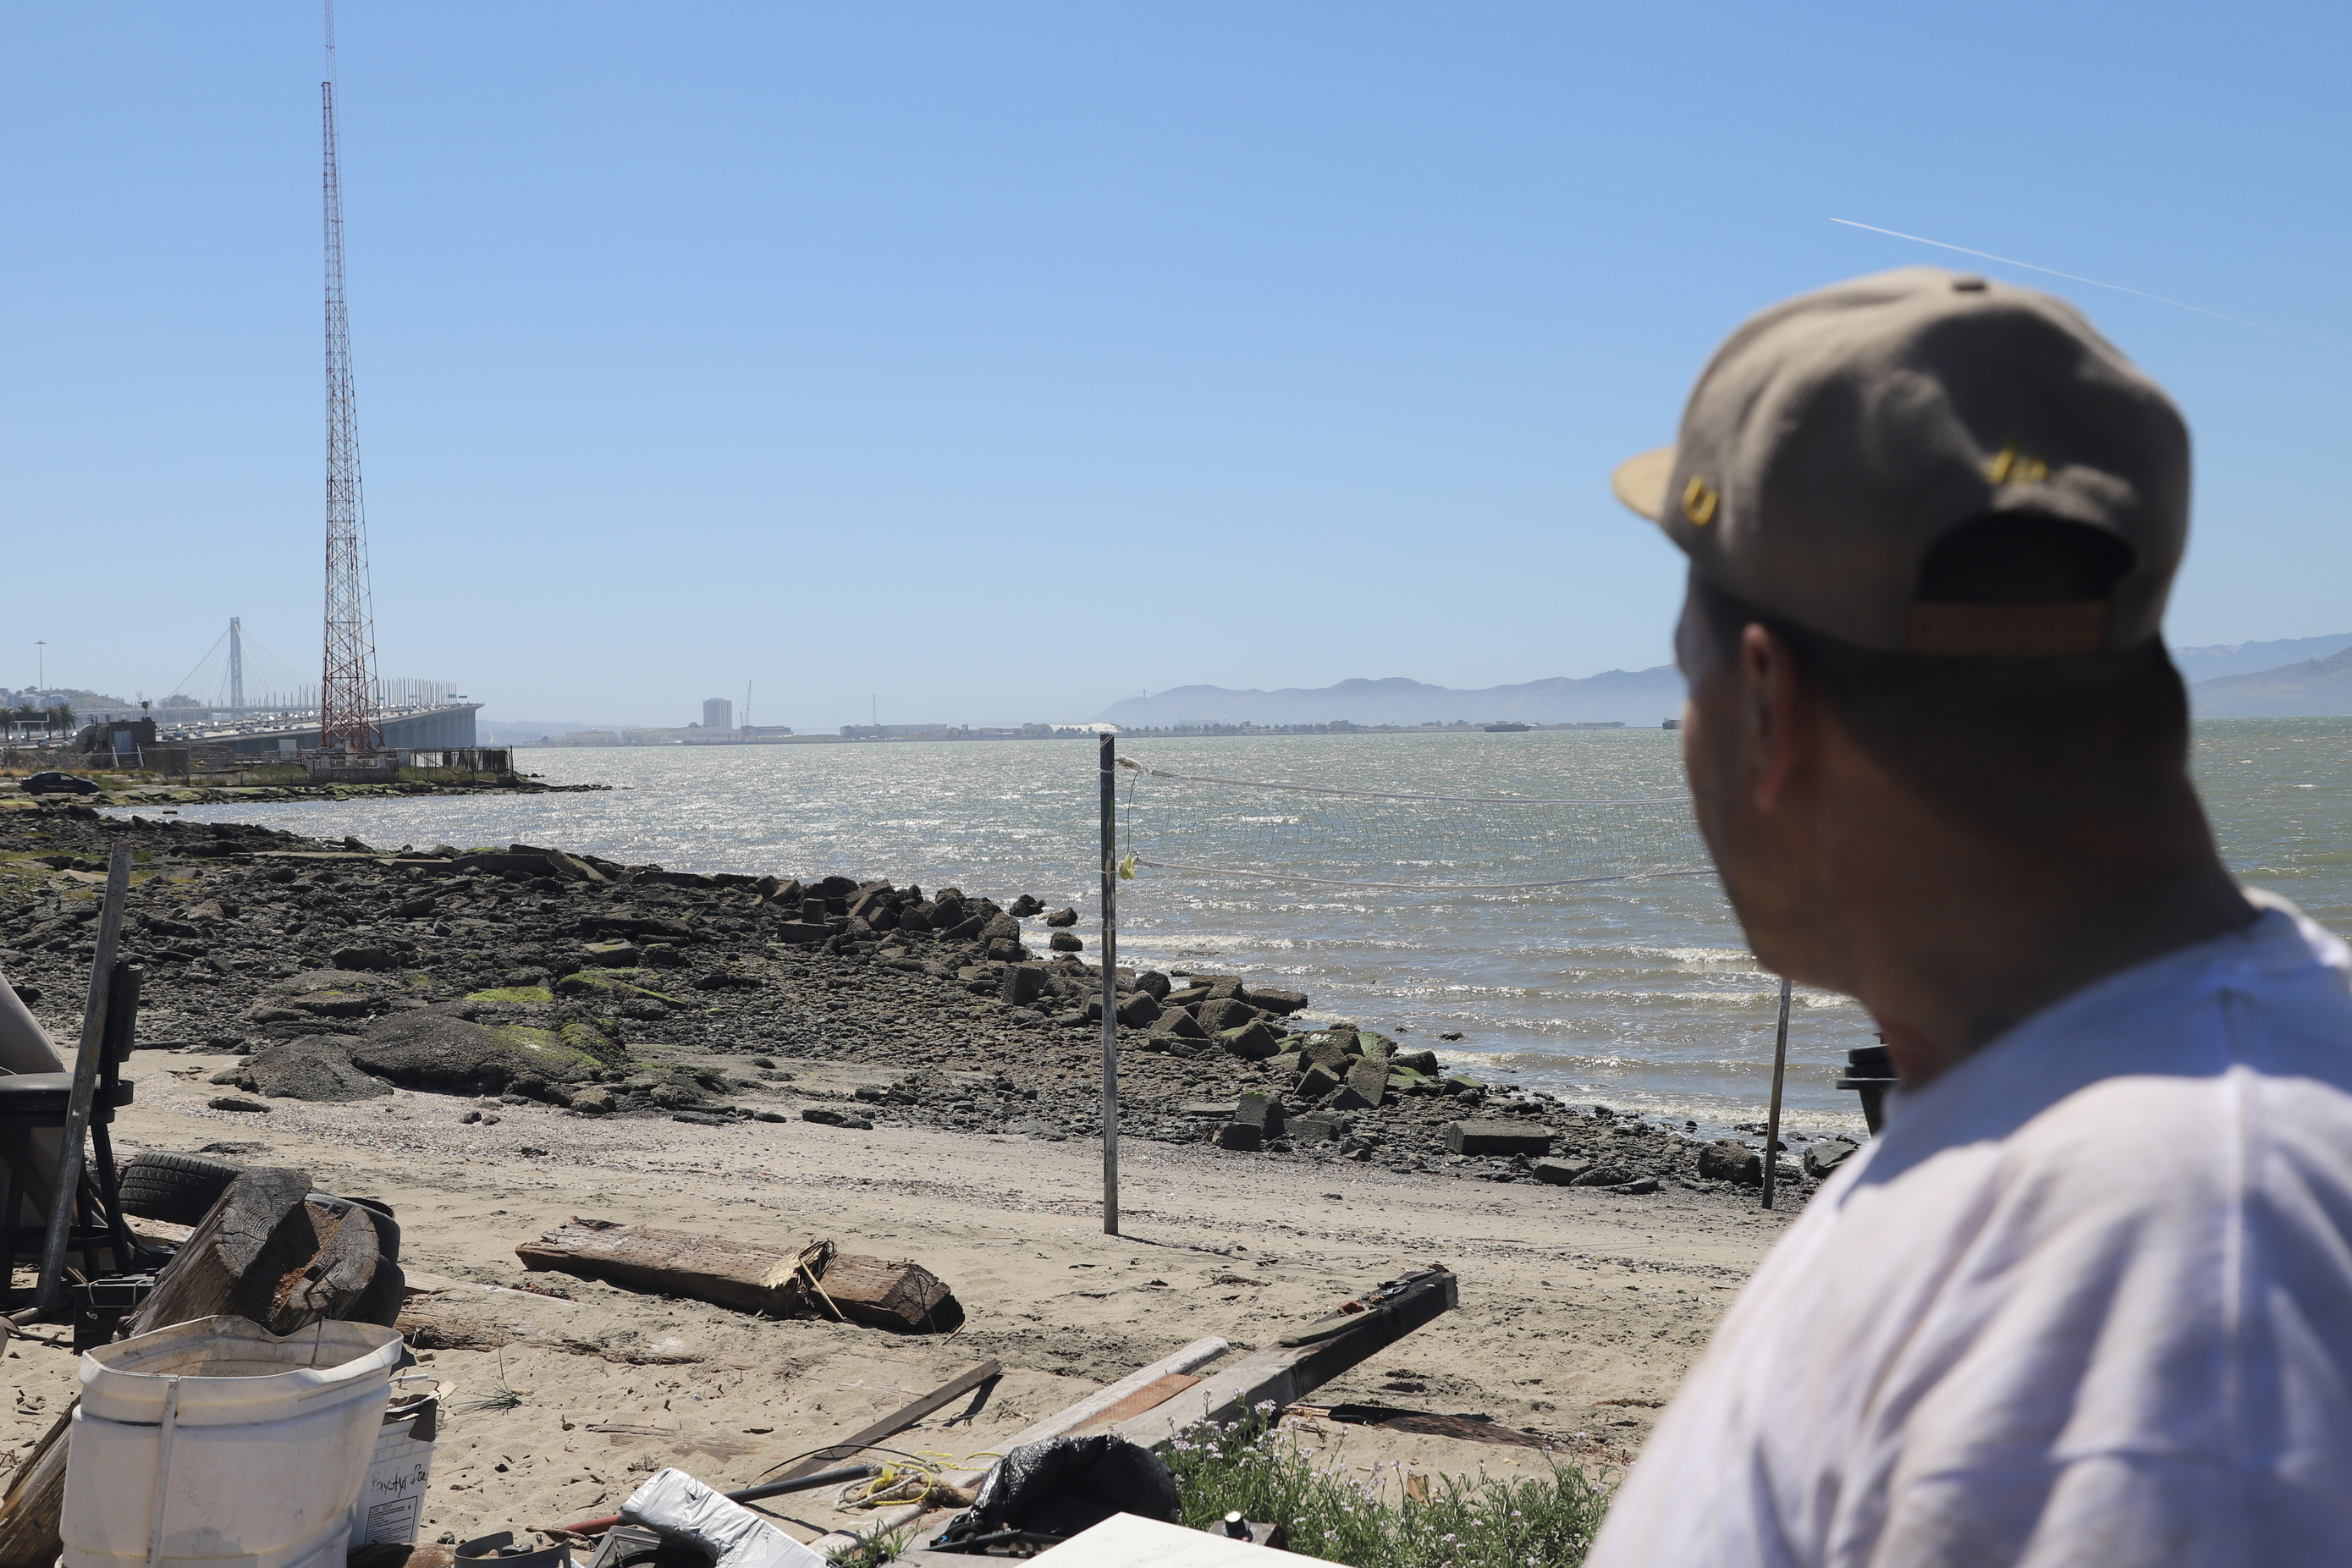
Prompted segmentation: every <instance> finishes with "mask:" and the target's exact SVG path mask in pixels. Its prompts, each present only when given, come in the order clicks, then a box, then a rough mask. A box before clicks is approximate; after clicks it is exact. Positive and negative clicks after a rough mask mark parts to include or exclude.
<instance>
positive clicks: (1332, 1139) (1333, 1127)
mask: <svg viewBox="0 0 2352 1568" xmlns="http://www.w3.org/2000/svg"><path fill="white" fill-rule="evenodd" d="M1347 1134H1348V1120H1347V1118H1346V1117H1344V1116H1334V1115H1328V1114H1327V1113H1323V1112H1320V1111H1318V1112H1316V1113H1313V1114H1311V1115H1306V1116H1301V1117H1299V1118H1298V1120H1297V1121H1296V1122H1293V1123H1291V1124H1290V1138H1291V1142H1293V1143H1298V1144H1336V1143H1338V1142H1339V1140H1340V1139H1341V1138H1343V1137H1345V1136H1347Z"/></svg>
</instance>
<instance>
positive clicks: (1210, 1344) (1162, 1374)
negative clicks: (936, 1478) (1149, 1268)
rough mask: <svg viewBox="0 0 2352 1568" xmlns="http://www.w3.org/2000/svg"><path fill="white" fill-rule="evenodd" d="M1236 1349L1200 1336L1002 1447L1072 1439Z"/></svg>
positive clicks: (885, 1523)
mask: <svg viewBox="0 0 2352 1568" xmlns="http://www.w3.org/2000/svg"><path fill="white" fill-rule="evenodd" d="M1232 1348H1233V1346H1232V1345H1231V1344H1230V1343H1227V1342H1225V1341H1224V1340H1221V1339H1217V1338H1214V1337H1211V1338H1208V1339H1196V1340H1194V1341H1193V1342H1192V1343H1191V1344H1188V1345H1186V1346H1185V1347H1184V1348H1183V1349H1181V1350H1180V1351H1178V1352H1176V1354H1173V1355H1169V1356H1163V1357H1161V1358H1160V1360H1158V1361H1155V1362H1153V1363H1152V1364H1150V1365H1149V1366H1145V1367H1139V1368H1138V1369H1136V1370H1135V1371H1133V1372H1130V1373H1129V1374H1128V1375H1126V1376H1125V1377H1122V1378H1120V1379H1119V1380H1118V1382H1117V1383H1114V1384H1112V1385H1110V1386H1109V1387H1108V1388H1097V1389H1096V1390H1095V1391H1094V1392H1093V1393H1092V1394H1089V1395H1087V1396H1086V1397H1085V1398H1084V1399H1081V1400H1079V1401H1078V1402H1077V1403H1076V1404H1075V1405H1072V1406H1066V1408H1064V1409H1062V1410H1059V1411H1056V1412H1055V1414H1053V1415H1051V1416H1046V1417H1045V1419H1044V1420H1042V1421H1037V1422H1034V1423H1032V1424H1031V1425H1029V1426H1027V1427H1023V1428H1022V1429H1021V1430H1020V1431H1018V1432H1015V1433H1014V1434H1013V1436H1012V1437H1010V1438H1008V1439H1006V1440H1005V1441H1004V1442H1003V1444H1002V1445H1000V1449H999V1451H1001V1452H1005V1453H1009V1452H1011V1451H1012V1450H1013V1449H1014V1448H1021V1447H1022V1446H1024V1444H1028V1443H1042V1442H1045V1440H1046V1439H1047V1438H1049V1437H1067V1436H1069V1435H1070V1434H1071V1433H1073V1432H1076V1431H1080V1430H1083V1429H1084V1428H1085V1427H1088V1426H1091V1425H1092V1424H1093V1423H1095V1422H1096V1421H1097V1420H1099V1419H1100V1418H1101V1417H1102V1416H1103V1415H1104V1413H1105V1412H1107V1411H1109V1410H1112V1409H1115V1408H1117V1407H1118V1406H1119V1405H1121V1404H1122V1403H1123V1402H1125V1401H1127V1400H1129V1399H1131V1398H1133V1397H1134V1396H1136V1395H1138V1394H1139V1393H1141V1392H1142V1391H1143V1390H1145V1389H1146V1388H1149V1387H1150V1386H1152V1385H1154V1384H1156V1383H1158V1382H1159V1381H1160V1379H1162V1378H1166V1377H1173V1376H1181V1375H1184V1374H1187V1373H1191V1372H1194V1371H1197V1370H1199V1369H1200V1368H1201V1367H1203V1366H1205V1365H1207V1364H1209V1363H1210V1362H1213V1361H1214V1360H1216V1358H1217V1357H1219V1356H1221V1355H1223V1354H1225V1352H1227V1351H1228V1350H1231V1349H1232ZM987 1474H988V1472H987V1470H985V1469H978V1470H955V1471H950V1472H949V1473H948V1474H946V1475H944V1476H942V1477H940V1479H941V1480H943V1481H945V1482H947V1483H948V1484H949V1485H950V1486H955V1487H964V1488H971V1487H975V1486H978V1485H979V1484H980V1482H981V1480H982V1478H983V1477H985V1476H986V1475H987ZM933 1511H934V1510H933V1509H931V1508H930V1507H929V1505H927V1504H924V1503H909V1504H908V1505H907V1506H906V1507H905V1508H901V1509H895V1510H893V1511H890V1512H888V1513H886V1514H884V1515H882V1516H881V1517H880V1518H879V1519H877V1521H875V1522H874V1523H873V1524H871V1525H869V1526H868V1527H867V1528H866V1530H865V1531H863V1532H862V1534H863V1535H865V1536H866V1537H873V1536H879V1535H887V1534H888V1533H889V1532H890V1531H894V1530H898V1529H902V1528H904V1527H905V1526H907V1525H909V1524H912V1523H914V1522H915V1521H917V1520H919V1519H920V1518H922V1517H923V1515H925V1514H927V1513H930V1512H933ZM860 1534H861V1532H860V1531H834V1532H833V1533H832V1534H830V1535H827V1536H824V1537H823V1538H822V1539H820V1540H818V1541H816V1542H812V1543H811V1550H813V1551H815V1552H820V1553H822V1552H830V1551H832V1550H834V1549H835V1548H836V1547H840V1546H845V1545H850V1544H854V1543H855V1542H856V1541H857V1540H858V1539H859V1538H860Z"/></svg>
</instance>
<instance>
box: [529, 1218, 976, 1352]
mask: <svg viewBox="0 0 2352 1568" xmlns="http://www.w3.org/2000/svg"><path fill="white" fill-rule="evenodd" d="M515 1256H516V1257H518V1258H520V1259H521V1260H522V1263H523V1267H525V1268H526V1269H551V1270H557V1271H558V1272H561V1273H565V1274H577V1275H579V1276H581V1277H582V1278H583V1279H590V1280H604V1281H610V1282H611V1283H613V1284H615V1285H623V1286H626V1287H627V1288H629V1289H630V1290H635V1291H655V1292H656V1293H658V1294H661V1295H665V1296H686V1297H689V1298H691V1299H693V1300H695V1301H709V1302H712V1303H714V1304H715V1305H718V1306H722V1307H734V1308H737V1309H739V1310H740V1311H743V1312H772V1313H773V1314H775V1315H776V1316H779V1317H800V1316H809V1315H814V1316H817V1317H839V1318H843V1319H846V1320H851V1321H855V1322H867V1323H877V1324H879V1325H881V1326H883V1327H885V1328H895V1329H914V1330H918V1331H922V1332H929V1331H932V1330H940V1331H945V1330H949V1329H952V1328H954V1327H955V1326H956V1324H958V1323H960V1322H962V1321H963V1312H962V1309H961V1307H960V1306H958V1305H957V1303H956V1300H955V1297H954V1295H953V1293H952V1292H950V1291H949V1289H948V1287H947V1285H946V1284H945V1283H944V1282H943V1281H940V1279H939V1277H938V1276H936V1275H934V1274H932V1273H931V1272H930V1271H929V1270H927V1269H924V1268H923V1267H921V1266H920V1265H919V1264H915V1263H887V1262H885V1261H883V1260H881V1259H879V1258H856V1257H850V1256H847V1255H844V1254H838V1253H836V1252H835V1249H834V1245H833V1243H832V1242H830V1241H812V1242H810V1243H809V1244H808V1245H807V1246H805V1247H778V1246H772V1245H769V1244H766V1243H763V1242H756V1241H740V1240H737V1239H734V1238H731V1237H726V1236H701V1235H698V1234H696V1233H694V1232H692V1231H687V1230H660V1229H656V1228H654V1227H652V1226H648V1225H616V1224H614V1222H613V1221H611V1220H606V1219H583V1218H579V1217H577V1216H574V1217H573V1218H572V1221H571V1223H569V1224H568V1225H565V1226H563V1227H562V1228H560V1229H556V1230H551V1231H549V1232H548V1233H547V1234H546V1235H545V1236H542V1237H541V1238H540V1239H538V1240H536V1241H526V1242H524V1243H523V1244H522V1245H521V1246H520V1247H517V1248H516V1249H515Z"/></svg>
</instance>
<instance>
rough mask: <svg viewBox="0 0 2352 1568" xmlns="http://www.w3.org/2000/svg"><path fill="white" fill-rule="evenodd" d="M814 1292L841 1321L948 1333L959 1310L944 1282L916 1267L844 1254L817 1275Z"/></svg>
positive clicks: (956, 1318)
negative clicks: (837, 1311) (820, 1294)
mask: <svg viewBox="0 0 2352 1568" xmlns="http://www.w3.org/2000/svg"><path fill="white" fill-rule="evenodd" d="M817 1289H818V1290H820V1291H823V1292H824V1300H825V1301H830V1302H832V1303H833V1304H834V1305H835V1307H837V1308H839V1309H840V1310H841V1312H842V1314H843V1315H844V1316H845V1317H850V1318H854V1319H856V1320H857V1321H858V1322H867V1323H879V1324H881V1325H882V1326H883V1327H884V1328H894V1329H924V1330H933V1329H950V1328H953V1327H954V1326H955V1325H956V1324H957V1323H959V1322H961V1321H962V1312H961V1308H959V1307H957V1306H956V1305H955V1298H954V1296H953V1295H952V1294H951V1293H950V1291H949V1290H948V1287H947V1284H946V1282H945V1281H942V1280H940V1277H939V1276H938V1275H936V1274H934V1273H932V1272H931V1271H930V1270H928V1269H926V1268H924V1267H923V1266H922V1265H921V1264H919V1263H886V1262H884V1261H883V1260H881V1259H879V1258H857V1257H852V1256H851V1255H850V1254H848V1253H846V1252H845V1253H843V1254H841V1255H840V1256H839V1257H836V1258H835V1259H834V1260H833V1261H832V1262H830V1263H828V1264H826V1265H825V1266H824V1268H822V1269H820V1270H818V1271H817Z"/></svg>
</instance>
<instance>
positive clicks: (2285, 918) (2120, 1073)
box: [1873, 900, 2352, 1175]
mask: <svg viewBox="0 0 2352 1568" xmlns="http://www.w3.org/2000/svg"><path fill="white" fill-rule="evenodd" d="M2264 903H2265V904H2267V905H2268V906H2267V907H2265V908H2264V909H2263V914H2261V915H2259V916H2257V918H2256V919H2254V920H2253V921H2252V922H2250V923H2249V924H2248V925H2246V926H2245V927H2243V928H2242V930H2240V931H2237V932H2233V933H2231V934H2230V935H2229V936H2224V937H2221V938H2218V939H2216V940H2214V941H2211V942H2207V943H2201V944H2200V945H2198V946H2195V947H2192V948H2187V949H2183V950H2182V951H2180V952H2179V953H2175V954H2169V955H2167V956H2164V957H2161V958H2158V959H2157V960H2155V961H2153V962H2151V963H2147V964H2143V965H2140V966H2138V967H2136V968H2133V969H2129V970H2126V971H2125V972H2123V973H2121V974H2118V975H2114V976H2110V977H2107V978H2106V979H2105V980H2102V981H2100V982H2098V983H2097V984H2095V985H2093V986H2090V987H2087V988H2084V990H2082V991H2080V992H2077V993H2076V994H2075V995H2074V996H2072V997H2069V998H2065V999H2064V1000H2063V1001H2061V1002H2059V1003H2057V1004H2056V1005H2055V1006H2053V1007H2052V1008H2050V1009H2046V1010H2045V1011H2043V1012H2042V1013H2041V1014H2039V1015H2037V1016H2036V1017H2034V1018H2032V1019H2028V1020H2026V1022H2025V1023H2024V1024H2022V1025H2021V1026H2020V1027H2019V1028H2017V1029H2015V1030H2011V1032H2010V1033H2009V1034H2008V1035H2006V1036H2004V1037H2003V1038H2001V1039H2000V1040H1997V1041H1995V1042H1994V1043H1993V1044H1992V1045H1991V1046H1990V1047H1988V1048H1987V1049H1986V1050H1985V1051H1982V1052H1980V1053H1979V1054H1978V1055H1977V1056H1975V1057H1972V1058H1970V1059H1969V1061H1964V1062H1962V1063H1961V1064H1959V1065H1958V1067H1956V1068H1954V1069H1953V1070H1952V1071H1950V1072H1948V1073H1947V1074H1946V1075H1945V1076H1944V1077H1943V1078H1942V1079H1939V1080H1938V1081H1937V1082H1936V1083H1934V1084H1932V1085H1930V1086H1929V1087H1928V1088H1927V1090H1926V1091H1925V1092H1922V1093H1919V1094H1916V1095H1903V1096H1898V1097H1897V1100H1896V1102H1895V1108H1896V1111H1897V1115H1896V1117H1895V1124H1894V1125H1893V1126H1892V1127H1891V1128H1890V1134H1891V1136H1890V1137H1889V1139H1888V1140H1887V1144H1888V1145H1889V1147H1888V1148H1887V1149H1885V1150H1881V1151H1876V1153H1878V1154H1880V1155H1886V1154H1889V1153H1892V1152H1893V1151H1894V1149H1895V1148H1896V1147H1902V1146H1908V1147H1910V1148H1913V1149H1915V1150H1917V1151H1919V1152H1922V1153H1924V1152H1925V1151H1926V1150H1927V1149H1928V1148H1932V1147H1934V1146H1937V1145H1954V1144H1958V1143H1964V1142H1965V1143H1982V1142H1985V1141H1987V1140H1991V1141H2002V1142H2005V1141H2010V1140H2011V1139H2015V1140H2018V1141H2020V1142H2021V1143H2024V1144H2032V1143H2037V1142H2043V1141H2048V1140H2051V1139H2060V1140H2064V1141H2078V1140H2082V1139H2084V1138H2088V1139H2091V1140H2093V1141H2097V1142H2103V1141H2106V1140H2108V1139H2111V1138H2116V1137H2132V1136H2137V1135H2144V1134H2149V1133H2155V1132H2158V1131H2160V1130H2162V1129H2161V1126H2160V1124H2164V1123H2168V1122H2173V1121H2176V1120H2179V1119H2181V1118H2186V1119H2188V1120H2189V1123H2191V1124H2200V1123H2202V1122H2203V1121H2205V1120H2208V1119H2210V1117H2212V1116H2213V1115H2214V1114H2216V1113H2217V1112H2218V1111H2219V1109H2220V1107H2221V1104H2222V1103H2225V1102H2231V1101H2234V1100H2237V1099H2240V1098H2242V1097H2243V1096H2245V1095H2247V1094H2249V1093H2257V1094H2259V1093H2264V1092H2266V1083H2267V1082H2268V1081H2273V1080H2277V1081H2293V1082H2294V1083H2295V1084H2296V1085H2297V1086H2298V1087H2299V1089H2300V1090H2305V1091H2311V1092H2308V1093H2305V1094H2304V1095H2303V1097H2302V1103H2301V1104H2300V1105H2299V1107H2298V1109H2299V1111H2301V1112H2307V1113H2309V1114H2312V1115H2316V1116H2321V1117H2325V1118H2327V1119H2330V1120H2333V1119H2335V1118H2336V1117H2338V1116H2342V1115H2346V1114H2352V952H2347V949H2346V947H2345V945H2344V944H2343V943H2342V942H2340V941H2338V940H2336V938H2335V937H2334V936H2330V935H2328V934H2327V933H2326V932H2325V931H2323V930H2321V929H2320V928H2319V927H2318V926H2316V925H2313V924H2312V923H2311V922H2310V921H2308V920H2305V918H2304V917H2303V916H2302V915H2300V914H2299V913H2297V912H2296V911H2295V910H2294V907H2293V906H2292V905H2286V904H2283V903H2282V902H2281V901H2276V900H2265V901H2264ZM2126 1111H2127V1112H2128V1113H2125V1112H2126ZM2178 1130H2179V1131H2181V1132H2190V1131H2195V1130H2197V1127H2196V1126H2195V1125H2192V1126H2188V1127H2182V1128H2179V1129H2178ZM1873 1163H1874V1164H1875V1163H1878V1162H1877V1161H1874V1162H1873ZM1882 1175H1884V1172H1882Z"/></svg>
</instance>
